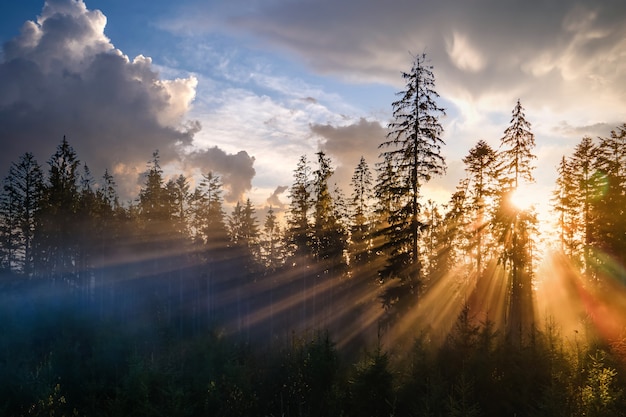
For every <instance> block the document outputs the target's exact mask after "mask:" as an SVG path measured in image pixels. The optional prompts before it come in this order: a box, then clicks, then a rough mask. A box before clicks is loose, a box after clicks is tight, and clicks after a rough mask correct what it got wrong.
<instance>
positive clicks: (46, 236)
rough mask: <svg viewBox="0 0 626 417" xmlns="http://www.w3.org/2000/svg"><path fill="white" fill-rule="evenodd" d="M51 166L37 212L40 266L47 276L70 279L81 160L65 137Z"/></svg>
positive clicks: (73, 258) (37, 258) (72, 267)
mask: <svg viewBox="0 0 626 417" xmlns="http://www.w3.org/2000/svg"><path fill="white" fill-rule="evenodd" d="M48 165H49V166H50V169H49V172H48V184H47V186H46V187H45V192H44V199H43V204H42V209H41V210H40V211H39V213H38V214H39V217H40V220H39V221H40V227H39V228H37V231H36V233H35V236H34V241H35V245H36V250H37V255H36V260H37V262H36V263H37V264H38V265H37V269H38V271H39V272H40V273H42V274H44V275H49V276H52V277H56V276H59V275H61V276H63V277H65V278H66V279H71V275H73V273H74V271H75V261H76V259H75V258H76V254H77V245H78V241H77V239H76V236H77V231H76V227H75V226H76V223H75V215H76V211H77V208H78V204H79V201H80V196H79V189H78V185H79V174H78V167H79V166H80V161H79V160H78V157H77V155H76V152H75V151H74V148H73V147H72V146H71V145H70V144H69V142H68V141H67V139H66V137H65V136H63V140H62V141H61V143H60V144H59V146H58V147H57V150H56V152H55V153H54V154H53V155H52V156H51V157H50V159H49V160H48Z"/></svg>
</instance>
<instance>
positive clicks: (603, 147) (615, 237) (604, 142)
mask: <svg viewBox="0 0 626 417" xmlns="http://www.w3.org/2000/svg"><path fill="white" fill-rule="evenodd" d="M594 168H595V170H596V172H597V174H596V177H595V182H596V184H594V186H595V187H596V191H597V192H596V196H595V199H594V201H593V204H592V209H593V211H594V216H593V217H594V218H593V232H594V233H595V235H596V236H595V237H594V246H596V247H597V248H598V249H601V250H602V251H603V252H604V253H606V254H608V255H611V256H613V257H615V258H617V259H619V261H620V263H621V264H623V263H624V261H625V260H626V257H625V255H624V253H625V252H626V208H625V207H626V124H624V125H622V126H620V127H618V128H617V130H613V131H611V135H610V136H609V137H603V138H600V142H599V143H598V146H597V148H596V161H595V164H594ZM598 262H601V261H600V260H598Z"/></svg>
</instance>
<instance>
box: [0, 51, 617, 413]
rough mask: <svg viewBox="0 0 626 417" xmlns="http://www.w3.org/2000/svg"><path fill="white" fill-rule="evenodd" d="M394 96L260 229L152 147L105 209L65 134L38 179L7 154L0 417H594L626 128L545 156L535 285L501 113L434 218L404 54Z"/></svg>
mask: <svg viewBox="0 0 626 417" xmlns="http://www.w3.org/2000/svg"><path fill="white" fill-rule="evenodd" d="M403 78H404V80H405V82H406V86H405V89H404V91H402V92H400V93H399V100H398V101H396V102H394V103H393V110H394V111H393V118H392V121H391V122H390V124H389V134H388V135H387V137H386V138H385V139H384V140H383V141H382V143H381V157H380V160H379V161H377V162H376V163H375V165H374V166H373V168H370V165H369V164H368V162H367V161H366V160H365V159H364V158H361V160H360V161H359V164H358V166H357V167H355V170H354V174H353V176H352V181H351V183H350V189H349V190H341V189H340V188H339V187H337V186H336V185H335V184H334V183H333V180H332V178H333V173H334V167H333V163H332V160H331V159H330V158H329V157H328V156H327V155H326V154H325V153H324V152H323V151H319V152H318V153H316V155H315V160H313V161H311V160H310V159H309V156H307V155H302V156H301V158H300V159H299V161H298V164H297V166H296V167H295V169H294V175H293V183H292V185H291V187H290V188H289V193H288V195H289V200H290V201H289V204H288V205H287V206H286V208H285V209H284V210H281V211H278V208H272V207H270V208H269V209H268V210H267V214H266V215H264V218H263V219H259V218H258V217H257V208H256V207H255V206H254V205H253V203H252V202H251V201H250V200H249V199H248V200H245V201H239V202H237V203H236V204H235V205H234V207H228V206H227V205H226V204H225V203H224V201H223V198H222V193H223V184H222V181H221V178H220V176H219V173H217V172H206V173H203V174H202V176H201V178H198V179H194V181H192V179H190V178H186V177H185V176H184V175H173V176H168V177H166V176H165V174H164V172H163V169H162V167H161V165H160V158H159V153H158V151H155V152H154V153H153V155H152V158H151V159H150V161H149V162H148V165H147V169H146V172H145V176H144V178H143V183H142V185H141V189H140V190H139V193H138V195H137V196H136V198H135V199H134V200H132V201H130V202H128V203H121V202H120V201H119V196H118V194H117V191H116V184H115V178H114V177H113V176H112V175H111V174H110V173H109V172H108V171H106V172H105V173H104V175H103V176H102V177H101V178H94V177H93V176H92V174H91V172H90V170H89V168H88V166H87V164H85V163H83V162H82V161H80V159H79V157H78V155H77V154H76V152H75V151H74V149H73V148H72V146H71V145H70V143H69V141H68V140H67V139H66V138H65V137H64V138H63V140H62V141H61V143H60V144H59V146H58V147H57V149H56V152H55V153H54V154H53V155H52V156H51V157H50V159H49V160H48V161H47V166H46V167H45V168H44V167H43V166H42V165H40V164H39V163H38V162H37V161H36V159H35V157H34V155H33V154H32V153H25V154H24V155H22V156H21V157H20V158H19V160H18V161H16V162H14V163H13V164H12V166H11V167H10V169H9V171H8V173H7V176H6V178H5V181H4V187H3V189H2V193H1V194H0V267H1V273H2V275H0V306H2V307H1V309H0V313H1V314H2V316H1V317H0V326H2V327H1V328H0V329H1V330H2V332H1V334H2V339H1V343H2V346H0V367H2V371H3V372H1V373H0V375H7V377H6V378H4V380H3V383H4V384H6V385H5V386H4V387H3V388H4V389H3V390H0V392H1V393H2V394H1V395H2V396H3V397H2V399H0V404H6V405H4V408H3V409H0V412H4V414H8V415H37V414H50V413H52V412H54V413H57V414H58V413H61V414H62V413H65V414H70V413H72V412H73V409H74V408H76V410H77V412H78V413H79V414H80V413H84V414H86V415H98V414H100V415H128V414H140V415H144V414H146V415H159V414H163V415H199V414H209V415H263V416H267V415H287V416H289V415H293V416H296V415H297V416H309V415H310V416H322V415H329V416H330V415H355V416H366V415H387V414H389V415H396V414H398V415H515V414H517V415H546V416H548V415H550V416H552V415H616V414H615V413H617V412H618V410H621V409H623V408H622V406H623V405H625V404H623V401H624V399H623V395H622V388H620V387H623V386H624V385H623V366H624V360H626V349H623V345H624V343H623V329H624V328H626V319H624V318H626V311H624V308H623V307H622V305H623V303H622V302H621V300H622V299H623V297H626V291H624V289H623V279H624V273H623V271H624V253H625V250H626V246H625V245H626V243H625V242H626V240H625V238H624V236H626V220H624V218H625V217H624V207H626V204H624V203H626V171H624V167H626V160H625V158H626V152H624V148H626V147H625V146H624V145H625V144H624V140H626V125H623V126H621V127H620V128H618V130H617V131H614V132H611V136H610V138H599V140H598V143H597V144H596V143H594V142H593V141H592V140H591V139H589V138H584V139H583V140H582V142H581V143H580V145H578V146H577V147H576V149H575V150H574V153H573V155H572V156H571V157H570V158H565V157H564V158H563V161H562V163H561V165H560V166H559V179H558V181H557V186H556V191H555V204H554V209H555V212H556V213H557V214H558V215H559V223H558V230H559V232H560V236H559V241H560V246H561V248H560V249H561V250H560V253H559V254H558V255H551V256H550V262H552V264H551V265H552V270H550V271H548V272H545V271H544V272H543V274H544V276H538V272H537V265H538V264H539V260H540V258H541V257H542V256H543V257H545V256H546V255H547V254H545V253H541V252H542V250H543V248H544V246H542V245H541V239H542V236H541V235H540V230H539V229H538V222H537V213H536V212H535V210H534V208H533V207H523V206H521V205H519V204H516V203H515V201H516V199H515V198H514V196H515V193H516V192H518V190H519V189H520V188H522V187H523V186H524V185H528V184H531V183H532V182H533V181H534V178H533V170H534V165H533V161H534V159H535V155H534V154H533V148H534V146H535V139H534V135H533V133H532V131H531V124H530V123H529V122H528V121H527V120H526V117H525V114H524V109H523V107H522V105H521V102H520V101H519V100H518V101H517V103H516V105H515V107H514V109H513V111H512V116H511V122H510V124H509V126H508V127H507V128H506V129H505V130H504V134H503V137H502V138H501V139H500V147H499V148H498V150H494V149H493V148H492V147H491V146H490V145H489V144H488V143H487V142H486V141H484V140H479V141H478V142H477V143H476V145H475V146H474V147H472V148H471V149H470V150H469V152H468V154H467V156H466V157H465V158H464V159H463V162H464V164H465V167H466V168H465V171H466V177H465V178H463V179H462V180H461V181H460V182H459V184H458V187H457V189H456V190H455V192H454V193H453V194H452V196H451V198H450V200H449V201H448V202H447V203H446V204H437V203H435V202H433V201H431V200H427V201H424V196H423V194H422V193H423V186H424V184H426V183H427V182H428V181H430V179H431V178H432V177H433V176H434V175H443V174H444V173H445V169H446V163H445V158H444V156H443V152H442V148H443V145H445V144H444V142H443V140H442V133H443V128H442V126H441V124H440V123H439V119H438V118H439V116H440V115H441V114H443V112H444V109H441V108H439V106H438V105H437V101H436V98H437V97H438V96H437V93H436V91H435V89H434V75H433V73H432V67H430V66H429V65H428V63H427V60H426V59H425V55H422V56H418V57H416V59H415V62H414V65H413V67H412V68H411V71H409V72H408V73H404V74H403ZM192 184H194V187H193V188H192ZM346 191H348V192H346ZM550 280H551V281H550ZM546 283H549V284H550V285H555V287H554V288H555V290H554V291H553V292H552V293H550V294H548V295H544V296H543V299H542V300H540V301H541V302H542V304H539V303H538V299H537V297H538V296H537V294H538V291H539V289H538V288H539V286H540V284H542V285H543V286H544V288H546V287H548V284H546ZM552 297H553V300H554V302H553V303H552V304H551V301H552ZM558 303H561V304H562V305H561V304H559V305H557V304H558ZM540 308H541V309H545V310H546V311H548V310H549V311H548V312H544V311H541V312H539V311H538V310H539V309H540ZM559 310H560V311H559ZM554 313H559V314H560V317H559V318H555V317H553V316H552V314H554ZM564 324H567V325H568V326H569V327H568V328H567V329H564V331H567V332H568V333H567V334H565V335H564V336H561V334H560V333H559V331H560V330H561V328H560V326H561V325H564ZM573 329H575V332H574V331H573ZM2 400H6V401H2Z"/></svg>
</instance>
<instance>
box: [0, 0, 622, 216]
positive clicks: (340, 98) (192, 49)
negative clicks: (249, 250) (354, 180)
mask: <svg viewBox="0 0 626 417" xmlns="http://www.w3.org/2000/svg"><path fill="white" fill-rule="evenodd" d="M625 23H626V4H625V3H624V2H623V1H621V0H600V1H569V0H550V1H545V0H543V1H538V0H529V1H526V2H518V1H502V0H480V1H479V0H471V1H452V0H440V1H416V0H388V1H384V2H382V1H378V0H339V1H338V0H265V1H261V0H245V1H240V0H232V1H228V2H225V1H219V0H203V1H198V0H180V1H177V2H171V1H161V0H152V1H149V2H148V1H145V0H134V1H132V2H128V1H122V0H85V1H82V0H79V1H75V0H49V1H47V2H45V3H44V2H42V1H33V0H22V1H20V2H2V3H1V4H0V44H2V45H3V46H2V52H1V54H0V144H1V146H2V152H1V153H0V174H1V175H6V174H2V173H3V172H4V173H6V172H8V168H9V166H10V163H11V162H13V161H17V159H18V158H19V156H20V155H22V154H23V153H24V152H33V153H34V154H35V157H36V158H37V160H38V161H39V163H40V164H42V165H44V166H45V163H46V161H47V160H48V158H49V157H50V156H51V155H52V154H53V153H54V150H55V148H56V146H57V145H58V144H59V143H60V141H61V139H62V138H63V136H64V135H66V137H67V139H68V141H69V143H70V144H71V145H72V146H73V147H74V149H75V150H76V152H77V154H78V157H79V158H80V159H81V161H83V162H85V163H86V164H87V165H88V166H89V168H90V170H91V172H92V174H93V176H94V177H95V178H96V179H98V178H100V177H101V176H102V174H103V173H104V170H105V169H108V170H109V172H110V173H112V174H113V175H114V176H115V180H116V182H117V184H118V192H119V193H120V195H121V196H122V197H123V199H131V198H134V197H136V196H137V193H138V190H139V187H140V186H141V185H142V183H143V181H144V178H143V177H142V173H143V172H144V171H145V170H146V164H147V162H148V161H149V160H150V159H151V158H152V153H153V152H154V151H155V150H158V151H159V154H160V158H161V164H162V165H163V166H164V168H165V171H166V174H176V175H178V174H180V173H184V174H185V175H187V176H188V177H189V178H191V179H192V180H194V179H197V178H198V177H199V175H200V174H201V173H206V172H208V171H215V172H217V173H219V174H220V175H221V177H222V179H223V181H224V183H225V198H226V201H227V202H229V203H233V202H235V201H237V200H239V199H242V198H248V197H249V198H251V200H252V201H253V203H254V204H255V205H256V206H257V207H259V208H262V207H265V206H268V205H270V204H271V205H272V206H273V207H274V208H276V209H280V208H281V207H283V206H284V204H286V203H288V198H287V194H288V191H287V187H288V186H290V185H291V183H292V180H293V171H294V169H295V168H296V165H297V162H298V159H299V158H300V156H301V155H307V156H308V157H309V159H310V160H314V158H315V152H317V151H318V150H324V151H325V152H326V154H327V155H328V156H329V157H330V158H331V160H332V162H333V165H334V166H335V168H336V174H335V181H336V182H337V183H338V184H339V185H340V186H343V187H344V190H345V193H346V194H347V195H349V193H350V191H349V188H348V184H349V179H350V177H351V175H352V172H353V170H354V168H355V167H356V166H357V164H358V162H359V159H360V157H361V156H364V157H365V158H366V161H367V162H368V164H369V165H370V167H371V168H374V166H375V164H376V162H378V154H379V150H378V145H379V144H380V143H381V142H382V141H383V140H384V139H385V133H386V130H385V129H386V126H387V123H388V122H389V121H390V117H391V111H392V106H391V103H392V102H393V101H394V100H395V99H396V98H397V96H396V93H397V92H398V91H401V90H402V89H403V87H404V86H403V80H402V77H401V73H402V72H403V71H408V70H409V69H410V67H411V63H412V60H413V56H414V55H417V54H421V53H423V52H425V53H426V54H427V57H428V59H429V60H430V64H431V65H432V66H433V72H434V75H435V79H436V90H437V92H438V93H439V95H440V104H441V106H443V107H444V108H445V109H446V116H445V117H444V118H442V119H441V123H442V125H443V127H444V134H443V139H444V141H445V142H446V146H445V147H444V148H443V154H444V156H445V157H446V161H447V165H448V171H447V174H446V175H445V176H444V177H442V178H436V179H434V180H433V181H431V183H429V184H428V185H427V186H425V187H424V194H425V196H426V197H427V198H433V199H435V200H436V201H440V202H444V201H445V200H447V198H449V196H450V193H451V192H452V191H453V190H454V187H455V186H456V184H457V183H458V181H459V180H460V179H461V178H462V177H463V175H464V173H463V169H464V164H463V163H462V158H463V157H464V156H465V155H467V153H468V152H469V150H470V149H471V148H472V147H473V146H474V145H475V144H476V142H477V141H478V140H480V139H483V140H485V141H487V143H489V144H490V145H491V146H492V147H494V149H497V148H498V146H499V144H500V139H501V138H502V136H503V132H504V130H505V129H506V127H507V126H508V124H509V122H510V119H511V112H512V110H513V108H514V106H515V103H516V101H517V100H518V99H519V100H521V103H522V105H523V107H524V109H525V114H526V118H527V120H528V121H529V122H530V123H531V125H532V131H533V133H534V134H535V141H536V148H535V154H536V155H537V159H536V161H535V162H536V166H537V168H536V170H535V177H536V179H537V183H536V186H535V192H534V195H533V196H534V197H535V198H537V200H538V204H539V205H540V206H542V207H543V209H544V210H545V209H546V208H547V206H548V200H549V198H550V192H551V191H552V189H553V188H554V179H555V177H556V166H557V164H558V161H559V160H560V158H561V157H562V156H563V155H569V154H571V151H572V149H573V148H574V146H575V145H576V144H577V143H578V142H579V141H580V139H581V138H582V137H583V136H584V135H589V136H591V137H594V138H595V137H598V136H608V135H609V134H610V131H611V130H612V129H615V128H616V127H617V126H619V125H621V124H622V123H624V122H626V114H625V110H626V24H625ZM540 209H541V208H540Z"/></svg>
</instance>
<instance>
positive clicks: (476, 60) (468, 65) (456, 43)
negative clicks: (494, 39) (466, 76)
mask: <svg viewBox="0 0 626 417" xmlns="http://www.w3.org/2000/svg"><path fill="white" fill-rule="evenodd" d="M446 51H447V52H448V55H449V56H450V60H451V61H452V63H453V64H454V65H455V66H456V67H457V68H459V69H461V70H463V71H470V72H478V71H480V70H482V69H483V68H484V67H485V61H484V59H483V57H482V55H481V53H480V52H478V51H477V50H476V49H475V48H474V47H473V46H471V45H470V43H469V40H468V39H467V38H466V37H465V36H463V35H460V34H459V33H457V32H454V33H453V34H452V39H451V40H450V41H449V42H446Z"/></svg>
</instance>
